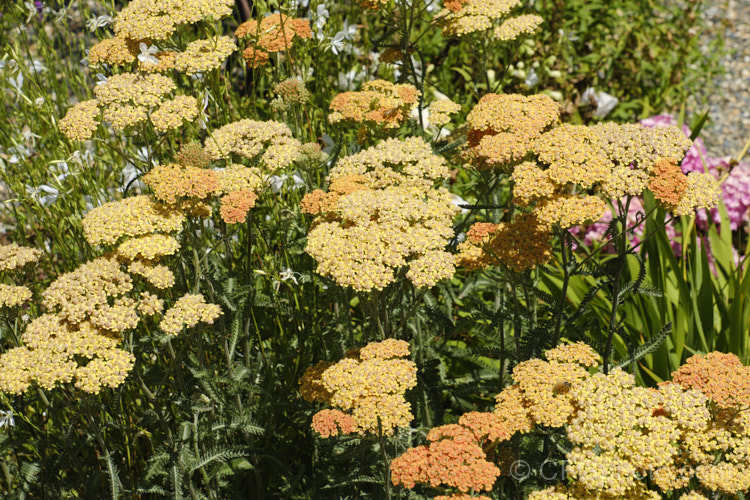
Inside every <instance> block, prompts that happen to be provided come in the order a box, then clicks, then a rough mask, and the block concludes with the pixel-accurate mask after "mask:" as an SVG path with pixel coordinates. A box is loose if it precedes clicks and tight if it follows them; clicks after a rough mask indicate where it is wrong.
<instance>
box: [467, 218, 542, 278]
mask: <svg viewBox="0 0 750 500" xmlns="http://www.w3.org/2000/svg"><path fill="white" fill-rule="evenodd" d="M550 236H551V235H550V232H549V231H548V230H547V228H546V227H544V226H543V225H541V224H540V223H539V221H538V220H537V218H536V216H535V215H534V214H521V215H519V216H517V217H516V218H515V220H514V221H513V222H511V223H505V222H501V223H499V224H492V223H487V222H476V223H474V224H473V225H472V226H471V228H470V229H469V231H468V232H467V233H466V241H463V242H461V243H460V244H459V245H458V250H459V255H458V257H457V265H458V266H460V267H464V268H466V269H468V270H470V271H471V270H475V269H483V268H487V267H492V266H501V265H502V266H506V267H507V268H509V269H511V270H513V271H515V272H521V271H525V270H527V269H533V268H535V267H536V266H538V265H540V264H544V263H545V262H547V261H548V260H549V259H550V258H551V257H552V247H551V245H550Z"/></svg>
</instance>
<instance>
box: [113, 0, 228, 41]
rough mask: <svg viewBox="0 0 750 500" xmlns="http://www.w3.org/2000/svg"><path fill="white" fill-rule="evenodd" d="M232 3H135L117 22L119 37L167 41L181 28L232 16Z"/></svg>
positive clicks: (221, 0)
mask: <svg viewBox="0 0 750 500" xmlns="http://www.w3.org/2000/svg"><path fill="white" fill-rule="evenodd" d="M233 6H234V2H233V1H232V0H181V1H174V0H133V1H131V2H130V3H128V5H127V6H126V7H125V8H123V9H122V10H121V11H120V12H119V13H118V14H117V17H116V18H115V23H114V29H115V33H116V34H117V35H118V36H120V37H122V38H126V39H130V40H166V39H167V38H169V37H170V36H172V34H173V33H174V32H175V30H176V29H177V27H178V26H180V25H187V24H194V23H197V22H198V21H200V20H202V19H207V18H211V19H214V20H219V19H221V18H223V17H226V16H229V15H231V14H232V7H233Z"/></svg>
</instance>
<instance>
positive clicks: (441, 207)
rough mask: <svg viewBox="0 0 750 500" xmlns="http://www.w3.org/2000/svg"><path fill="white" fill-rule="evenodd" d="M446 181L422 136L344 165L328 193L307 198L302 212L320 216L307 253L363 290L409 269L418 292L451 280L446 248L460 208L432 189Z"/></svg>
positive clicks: (321, 268)
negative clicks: (437, 182) (445, 280)
mask: <svg viewBox="0 0 750 500" xmlns="http://www.w3.org/2000/svg"><path fill="white" fill-rule="evenodd" d="M447 175H448V171H447V167H446V165H445V161H444V160H443V159H442V158H441V157H438V156H435V155H434V154H432V151H431V149H430V147H429V145H428V144H427V143H425V142H424V141H422V140H421V139H419V138H409V139H407V140H405V141H400V140H398V139H389V140H386V141H383V142H381V143H380V144H378V145H377V146H375V147H372V148H369V149H366V150H364V151H361V152H359V153H357V154H354V155H351V156H349V157H347V158H343V159H342V160H341V161H339V163H338V164H337V165H336V167H334V168H333V169H332V170H331V172H330V174H329V181H330V187H329V191H328V192H327V193H325V192H323V191H321V190H316V191H314V192H312V193H310V194H308V195H305V197H304V198H303V200H302V207H303V212H305V213H308V214H312V215H317V218H316V219H315V221H314V222H313V224H312V228H311V229H310V232H309V233H308V239H307V247H306V251H307V252H308V253H309V254H310V255H312V256H313V258H314V259H315V260H316V261H317V262H318V273H320V274H322V275H324V276H331V277H332V278H333V279H334V280H336V282H337V283H338V284H339V285H341V286H350V287H352V288H354V289H355V290H359V291H370V290H373V289H378V290H380V289H383V288H384V287H386V286H387V285H388V284H389V283H391V282H393V280H394V279H395V275H394V272H395V270H397V269H398V268H401V267H403V266H407V265H408V266H409V270H408V271H407V273H406V277H407V278H408V279H409V280H411V281H412V283H413V284H414V285H415V286H417V287H431V286H434V285H435V284H436V283H437V282H438V281H439V280H441V279H444V278H448V277H450V276H452V275H453V272H454V257H453V256H452V255H451V254H449V253H448V252H446V251H444V250H443V248H444V247H445V245H446V244H447V242H448V239H449V238H450V237H451V236H452V235H453V229H452V227H451V222H452V217H453V215H454V214H455V212H456V208H455V206H454V205H453V203H452V201H451V200H452V198H451V195H450V193H448V191H447V190H445V189H444V188H438V189H434V188H433V187H432V186H433V185H434V183H435V182H436V181H438V180H440V179H441V178H444V177H447Z"/></svg>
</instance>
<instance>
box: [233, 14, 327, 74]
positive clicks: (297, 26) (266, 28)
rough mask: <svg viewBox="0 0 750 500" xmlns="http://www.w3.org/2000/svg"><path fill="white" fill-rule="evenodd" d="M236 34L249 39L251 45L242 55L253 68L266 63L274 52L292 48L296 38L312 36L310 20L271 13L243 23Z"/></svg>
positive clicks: (238, 36)
mask: <svg viewBox="0 0 750 500" xmlns="http://www.w3.org/2000/svg"><path fill="white" fill-rule="evenodd" d="M234 34H235V36H236V37H237V38H239V39H249V41H250V46H248V47H247V48H246V49H245V51H244V52H243V53H242V55H243V57H244V58H245V61H246V62H247V64H248V66H250V67H252V68H257V67H259V66H263V65H264V64H266V63H267V62H268V61H269V59H270V55H271V54H273V53H277V52H282V51H288V50H290V49H291V48H292V47H293V45H294V41H295V39H303V40H304V39H306V38H312V30H311V29H310V21H308V20H306V19H293V18H291V17H289V16H287V15H285V14H271V15H270V16H266V17H264V18H263V19H262V20H261V21H260V22H258V21H256V20H255V19H251V20H250V21H246V22H244V23H242V24H241V25H240V26H239V27H238V28H237V30H236V31H235V32H234Z"/></svg>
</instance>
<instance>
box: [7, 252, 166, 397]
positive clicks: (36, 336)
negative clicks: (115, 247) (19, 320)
mask: <svg viewBox="0 0 750 500" xmlns="http://www.w3.org/2000/svg"><path fill="white" fill-rule="evenodd" d="M1 287H2V289H1V290H0V292H2V294H4V292H5V291H6V290H5V285H1ZM22 288H25V287H22ZM15 295H18V294H15ZM22 295H24V296H26V297H30V292H28V291H27V293H26V294H22ZM131 295H133V283H132V279H131V277H130V275H128V274H127V273H126V272H124V271H123V270H122V268H121V265H120V263H119V262H118V261H117V260H116V259H114V258H105V257H102V258H98V259H95V260H92V261H90V262H87V263H85V264H83V265H81V266H80V267H78V269H76V270H74V271H72V272H70V273H66V274H63V275H61V276H60V277H58V278H57V279H56V280H55V281H53V282H52V284H50V286H49V287H48V288H47V289H46V290H45V291H44V292H43V293H42V297H43V305H44V306H45V308H46V309H47V310H48V311H49V312H47V313H46V314H43V315H42V316H39V317H38V318H36V319H34V320H32V321H31V322H30V323H29V324H28V326H27V327H26V330H25V332H24V333H23V335H22V337H21V340H22V341H23V345H22V346H21V347H16V348H14V349H11V350H9V351H7V352H6V353H5V354H3V355H2V356H0V371H1V372H2V373H0V391H3V392H7V393H11V394H20V393H22V392H25V391H26V390H27V389H28V388H29V386H30V385H31V384H32V383H34V382H35V383H37V384H38V385H39V386H41V387H43V388H46V389H53V388H54V387H55V385H56V384H57V383H69V382H71V381H73V380H75V385H76V387H78V388H79V389H81V390H83V391H85V392H91V393H98V392H99V391H100V390H101V389H102V388H103V387H112V388H114V387H117V386H119V385H120V384H122V382H123V381H124V380H125V378H126V377H127V374H128V373H129V371H130V369H131V368H132V366H133V363H134V362H135V358H134V356H133V355H132V354H131V353H130V352H127V351H123V350H122V349H120V348H119V347H118V343H119V342H118V338H119V337H120V335H122V333H123V332H124V331H126V330H131V329H134V328H136V327H137V326H138V324H139V322H140V318H141V316H142V315H150V314H154V313H156V312H158V311H159V310H160V308H161V306H160V304H159V301H158V299H157V298H155V297H153V296H151V295H150V294H148V293H147V292H144V293H143V294H140V295H137V296H136V298H133V297H131Z"/></svg>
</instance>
